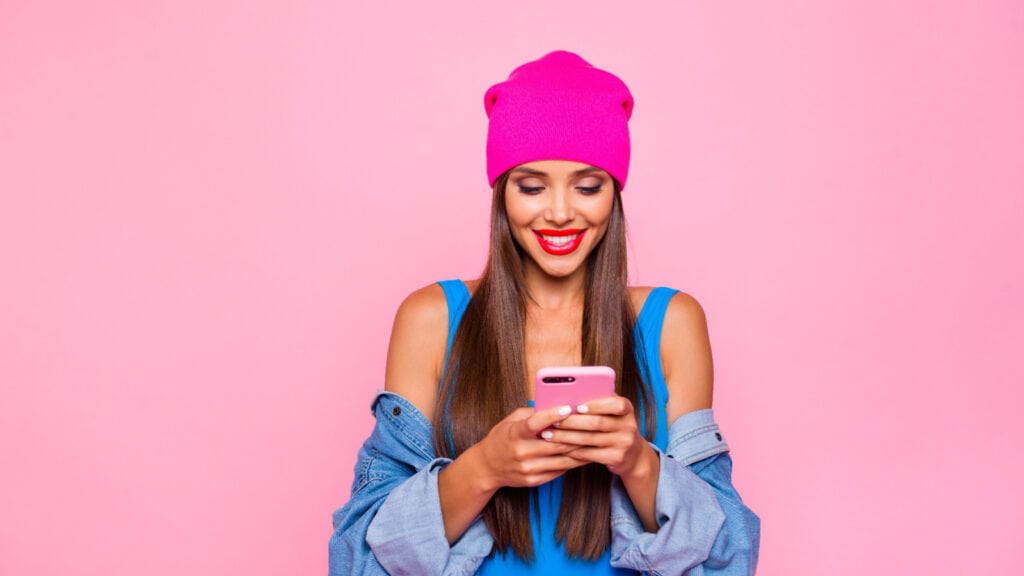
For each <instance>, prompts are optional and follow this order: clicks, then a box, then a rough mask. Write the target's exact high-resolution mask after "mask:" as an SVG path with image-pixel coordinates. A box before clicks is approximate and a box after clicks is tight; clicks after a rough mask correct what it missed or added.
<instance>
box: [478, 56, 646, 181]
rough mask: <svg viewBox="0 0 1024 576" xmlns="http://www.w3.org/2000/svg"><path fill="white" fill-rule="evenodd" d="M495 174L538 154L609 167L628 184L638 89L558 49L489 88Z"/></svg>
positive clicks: (490, 169)
mask: <svg viewBox="0 0 1024 576" xmlns="http://www.w3.org/2000/svg"><path fill="white" fill-rule="evenodd" d="M484 108H485V109H486V110H487V117H488V118H490V124H489V126H488V130H487V178H488V180H489V181H490V183H491V186H494V181H495V180H497V179H498V176H500V175H502V174H503V173H504V172H506V171H508V170H510V169H512V168H514V167H516V166H518V165H520V164H524V163H526V162H533V161H537V160H574V161H576V162H585V163H587V164H590V165H593V166H597V167H598V168H602V169H604V170H605V171H607V172H608V173H609V174H611V175H612V177H614V178H615V179H616V180H618V181H619V184H620V185H621V186H622V187H623V188H625V186H626V176H627V174H628V173H629V126H628V125H627V123H626V122H627V121H628V120H629V117H630V115H631V114H632V112H633V96H632V95H631V94H630V93H629V88H627V87H626V85H625V84H624V83H623V82H622V80H619V78H618V77H616V76H614V75H613V74H610V73H608V72H605V71H604V70H600V69H598V68H594V67H593V66H591V65H590V64H589V63H588V62H587V61H586V60H584V59H583V58H580V57H579V56H578V55H576V54H573V53H572V52H563V51H559V52H552V53H550V54H548V55H547V56H544V57H543V58H541V59H540V60H534V61H533V62H527V63H526V64H523V65H522V66H520V67H518V68H516V69H515V70H513V71H512V74H511V75H509V77H508V80H507V81H505V82H501V83H500V84H495V85H494V86H491V88H490V89H489V90H487V93H486V94H485V95H484Z"/></svg>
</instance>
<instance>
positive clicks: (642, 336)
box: [633, 286, 678, 450]
mask: <svg viewBox="0 0 1024 576" xmlns="http://www.w3.org/2000/svg"><path fill="white" fill-rule="evenodd" d="M676 292H678V290H676V289H674V288H666V287H664V286H659V287H657V288H654V289H652V290H651V292H650V294H648V295H647V299H646V300H644V305H643V308H641V309H640V314H639V315H637V319H636V327H635V329H634V332H633V333H634V336H635V338H636V348H637V355H636V356H637V361H638V362H640V369H641V370H643V371H644V373H645V374H646V375H647V378H648V382H649V383H650V385H651V389H652V391H653V392H654V400H655V405H656V406H657V407H658V410H657V412H656V413H657V420H656V421H657V428H656V429H655V441H654V443H655V444H656V445H658V446H659V447H660V448H662V449H663V450H664V449H665V447H666V446H667V443H668V415H667V412H666V410H665V408H664V407H665V405H666V404H667V403H668V387H667V385H666V384H665V374H664V372H663V371H662V368H661V329H662V327H663V326H664V324H665V311H666V310H668V303H669V301H670V300H672V296H674V295H675V294H676ZM641 409H643V407H641ZM641 421H643V420H642V419H641Z"/></svg>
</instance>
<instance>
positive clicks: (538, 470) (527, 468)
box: [470, 406, 587, 490]
mask: <svg viewBox="0 0 1024 576" xmlns="http://www.w3.org/2000/svg"><path fill="white" fill-rule="evenodd" d="M571 413H572V408H571V407H569V406H561V407H555V408H549V409H547V410H541V411H540V412H534V410H533V408H519V409H517V410H515V411H514V412H512V413H511V414H509V415H508V416H506V417H505V418H504V419H503V420H501V421H500V422H498V423H497V424H495V425H494V427H492V428H491V430H490V432H488V433H487V436H485V437H484V438H483V440H481V441H480V442H478V443H477V444H476V445H475V446H473V448H471V449H470V450H472V451H475V452H477V454H476V457H477V458H479V459H480V462H481V464H482V470H481V471H482V472H483V473H484V474H483V478H484V479H485V481H487V482H489V483H490V485H489V486H488V488H489V489H491V490H497V489H498V488H501V487H503V486H528V487H532V486H538V485H540V484H543V483H545V482H549V481H551V480H553V479H554V478H556V477H558V476H560V475H562V474H564V473H565V472H566V471H567V470H570V469H572V468H575V467H577V466H582V465H583V464H586V463H587V461H586V460H581V459H578V458H573V457H572V456H568V455H567V453H568V452H570V451H572V450H573V449H575V448H579V447H578V446H574V445H571V444H560V443H557V442H551V441H550V440H547V439H544V438H542V437H541V434H545V433H546V432H545V430H546V429H548V428H550V427H551V426H552V425H554V424H555V423H556V422H561V421H562V420H565V419H566V418H567V417H568V416H569V415H570V414H571Z"/></svg>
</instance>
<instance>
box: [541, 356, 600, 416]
mask: <svg viewBox="0 0 1024 576" xmlns="http://www.w3.org/2000/svg"><path fill="white" fill-rule="evenodd" d="M614 395H615V370H612V369H611V368H609V367H607V366H552V367H549V368H541V369H540V370H538V371H537V380H536V383H535V385H534V387H533V399H534V400H533V406H534V410H545V409H547V408H553V407H555V406H566V405H568V406H572V410H573V412H575V411H576V407H577V406H579V405H580V404H583V403H584V402H587V401H589V400H594V399H595V398H606V397H608V396H614Z"/></svg>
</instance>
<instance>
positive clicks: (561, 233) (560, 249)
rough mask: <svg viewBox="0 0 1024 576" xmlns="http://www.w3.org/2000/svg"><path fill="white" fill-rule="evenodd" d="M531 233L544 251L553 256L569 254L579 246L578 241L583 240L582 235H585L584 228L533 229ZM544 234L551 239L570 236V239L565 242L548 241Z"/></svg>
mask: <svg viewBox="0 0 1024 576" xmlns="http://www.w3.org/2000/svg"><path fill="white" fill-rule="evenodd" d="M533 234H534V236H536V237H537V242H538V243H539V244H540V247H541V249H543V250H544V251H545V252H547V253H548V254H552V255H554V256H563V255H565V254H570V253H572V252H573V251H574V250H576V249H577V248H579V246H580V243H581V242H583V237H584V236H585V235H586V229H585V228H570V229H566V230H534V231H533ZM545 236H546V237H547V238H551V239H555V238H565V237H571V238H572V239H571V240H569V241H567V242H564V241H558V240H553V241H549V240H548V239H546V238H545Z"/></svg>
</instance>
